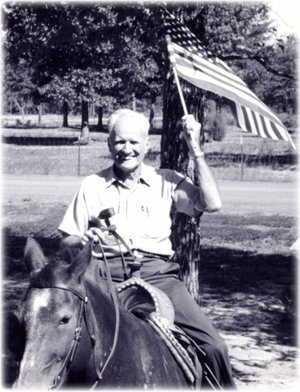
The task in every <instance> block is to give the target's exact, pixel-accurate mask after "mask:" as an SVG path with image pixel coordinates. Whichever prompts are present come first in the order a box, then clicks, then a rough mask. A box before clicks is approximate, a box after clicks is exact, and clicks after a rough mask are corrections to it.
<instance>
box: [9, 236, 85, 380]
mask: <svg viewBox="0 0 300 392" xmlns="http://www.w3.org/2000/svg"><path fill="white" fill-rule="evenodd" d="M91 246H92V244H88V245H87V246H85V247H84V248H83V249H82V250H80V251H79V252H78V253H77V255H76V256H74V255H73V254H72V252H71V251H69V250H66V251H64V252H62V257H60V258H57V259H55V260H52V261H49V260H48V259H47V258H46V257H45V255H44V253H43V251H42V249H41V248H40V246H39V245H38V244H37V242H36V241H35V240H33V239H32V238H29V239H28V240H27V244H26V247H25V261H26V264H27V267H28V268H29V271H30V285H29V289H28V292H27V295H26V297H25V300H24V302H23V304H22V308H21V317H22V320H23V322H24V325H25V330H26V347H25V351H24V355H23V359H22V361H21V365H20V373H19V378H18V380H17V381H16V383H15V385H14V386H15V387H17V388H28V387H29V388H32V387H35V386H36V387H37V386H38V387H39V388H43V387H49V385H50V384H51V383H52V381H53V379H54V377H55V376H56V375H57V374H58V373H59V371H60V370H61V367H62V364H63V361H64V360H65V358H66V356H67V355H68V352H69V350H70V347H71V345H72V343H73V340H74V339H73V338H74V333H75V329H76V327H77V326H78V320H79V313H80V309H81V306H80V304H81V303H82V299H83V298H84V292H83V286H82V284H81V279H82V276H83V274H84V273H85V272H86V270H87V268H88V266H89V263H90V260H91Z"/></svg>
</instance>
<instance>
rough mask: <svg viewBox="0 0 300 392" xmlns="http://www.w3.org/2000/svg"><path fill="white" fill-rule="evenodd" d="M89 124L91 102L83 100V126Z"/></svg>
mask: <svg viewBox="0 0 300 392" xmlns="http://www.w3.org/2000/svg"><path fill="white" fill-rule="evenodd" d="M88 124H89V103H88V102H86V101H82V103H81V128H83V126H84V125H88Z"/></svg>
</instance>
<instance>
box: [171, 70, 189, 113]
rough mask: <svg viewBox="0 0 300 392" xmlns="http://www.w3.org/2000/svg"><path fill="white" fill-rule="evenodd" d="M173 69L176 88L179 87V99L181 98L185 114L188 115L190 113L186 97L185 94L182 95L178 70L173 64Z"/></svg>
mask: <svg viewBox="0 0 300 392" xmlns="http://www.w3.org/2000/svg"><path fill="white" fill-rule="evenodd" d="M172 68H173V73H174V79H175V82H176V86H177V89H178V93H179V97H180V101H181V105H182V109H183V113H184V114H185V115H188V114H189V113H188V111H187V107H186V104H185V100H184V96H183V93H182V88H181V85H180V82H179V77H178V74H177V71H176V68H175V67H174V65H173V64H172Z"/></svg>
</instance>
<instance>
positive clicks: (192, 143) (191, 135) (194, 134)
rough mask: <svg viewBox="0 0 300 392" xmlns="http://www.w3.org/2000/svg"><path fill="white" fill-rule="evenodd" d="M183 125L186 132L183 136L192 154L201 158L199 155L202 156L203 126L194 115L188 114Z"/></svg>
mask: <svg viewBox="0 0 300 392" xmlns="http://www.w3.org/2000/svg"><path fill="white" fill-rule="evenodd" d="M182 125H183V130H184V132H183V135H184V138H185V140H186V142H187V145H188V148H189V151H190V154H191V155H192V156H193V157H197V156H199V154H202V151H201V149H200V144H199V139H200V130H201V124H200V123H198V122H197V121H196V120H195V117H194V116H193V115H192V114H188V115H186V116H183V117H182Z"/></svg>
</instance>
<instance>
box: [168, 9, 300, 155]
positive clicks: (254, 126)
mask: <svg viewBox="0 0 300 392" xmlns="http://www.w3.org/2000/svg"><path fill="white" fill-rule="evenodd" d="M164 24H165V29H166V34H167V45H168V52H169V57H170V62H171V64H172V66H173V67H174V68H175V69H176V71H177V73H178V75H179V76H180V77H182V78H183V79H185V80H186V81H188V82H190V83H191V84H193V85H194V86H196V87H199V88H202V89H204V90H208V91H211V92H213V93H216V94H218V95H221V96H223V97H226V98H228V99H230V100H231V101H233V102H234V103H235V109H236V113H235V114H236V118H237V122H238V126H239V127H240V128H241V129H242V130H243V131H245V132H251V133H252V134H254V135H257V136H260V137H263V138H271V139H273V140H286V141H289V142H290V143H291V144H292V146H293V148H295V145H294V143H293V141H292V139H291V137H290V135H289V133H288V131H287V130H286V128H285V126H284V125H283V124H282V122H281V121H280V119H279V118H278V117H277V116H276V115H275V114H274V113H273V112H272V111H271V110H270V109H269V108H268V107H267V106H266V105H265V104H264V103H263V102H262V101H261V100H260V99H259V98H258V97H257V96H256V95H255V94H254V93H253V92H252V91H251V90H250V89H249V88H248V87H247V85H246V84H245V83H244V82H243V81H242V79H240V78H239V77H238V76H237V75H236V74H235V73H234V72H233V71H232V70H231V68H230V67H229V66H228V65H227V64H225V63H224V62H223V61H222V60H220V59H218V58H216V57H213V55H212V54H211V53H210V52H209V51H207V50H205V49H204V48H203V47H202V43H201V41H200V40H199V39H198V38H197V37H196V36H195V35H194V34H193V33H192V32H191V31H190V30H189V29H188V28H187V27H186V26H185V25H184V24H183V23H181V22H180V21H179V20H178V19H176V18H175V17H174V16H173V15H172V14H171V13H169V12H168V11H167V10H165V11H164ZM295 149H296V148H295Z"/></svg>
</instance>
